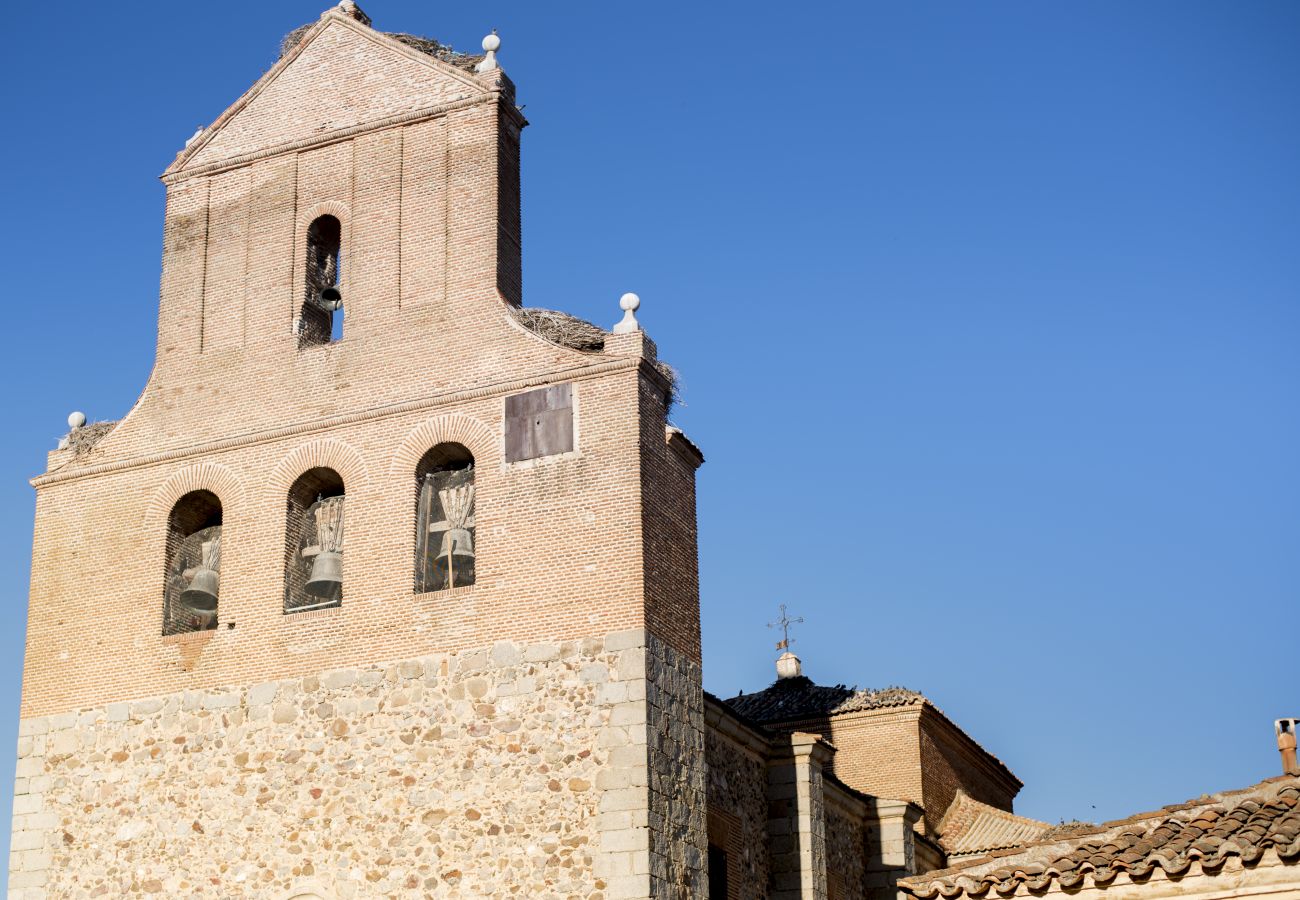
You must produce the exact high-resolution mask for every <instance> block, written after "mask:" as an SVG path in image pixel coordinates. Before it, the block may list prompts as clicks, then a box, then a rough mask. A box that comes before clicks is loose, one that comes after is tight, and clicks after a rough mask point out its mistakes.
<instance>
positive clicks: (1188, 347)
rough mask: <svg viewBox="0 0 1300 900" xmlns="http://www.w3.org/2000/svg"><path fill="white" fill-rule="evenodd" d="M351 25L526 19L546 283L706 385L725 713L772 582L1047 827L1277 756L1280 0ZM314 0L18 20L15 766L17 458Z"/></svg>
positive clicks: (1288, 77)
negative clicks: (220, 126)
mask: <svg viewBox="0 0 1300 900" xmlns="http://www.w3.org/2000/svg"><path fill="white" fill-rule="evenodd" d="M363 5H365V6H366V9H367V11H368V12H369V13H370V14H371V15H372V16H373V17H374V19H375V23H376V25H377V26H378V27H380V28H382V29H384V30H390V31H411V32H417V33H423V34H429V35H433V36H436V37H438V38H439V39H441V40H444V41H448V42H450V43H452V44H453V45H455V46H457V47H461V48H464V49H471V50H472V49H474V48H475V47H477V45H478V41H479V40H480V38H481V37H482V35H483V34H484V33H485V32H486V31H487V30H488V29H489V28H492V27H496V28H498V29H500V32H501V37H502V42H503V45H502V50H501V60H502V63H503V65H504V67H505V69H506V70H507V72H509V73H510V75H511V76H512V78H513V79H514V80H515V82H516V83H517V84H518V86H519V101H520V102H521V103H523V104H526V105H527V109H526V111H525V114H526V115H527V116H528V117H529V119H530V120H531V122H532V123H533V124H532V125H531V127H530V128H528V130H527V131H526V132H525V134H524V145H523V153H524V157H523V159H524V162H523V165H524V169H523V172H524V175H523V177H524V247H525V279H526V286H525V302H526V303H527V304H529V305H534V306H545V307H550V308H559V309H564V310H567V311H569V312H572V313H575V314H578V315H581V316H584V317H586V318H590V319H592V320H594V321H596V322H598V323H601V324H603V325H606V326H609V325H612V324H613V323H614V322H615V321H617V319H618V317H619V311H618V306H617V302H618V297H619V295H620V294H621V293H622V292H623V291H626V290H635V291H637V292H639V293H640V294H641V296H642V300H643V305H642V310H641V319H642V321H643V322H644V324H645V326H646V328H647V330H648V331H649V332H650V334H651V335H652V336H653V337H654V338H655V339H656V341H657V342H658V344H659V347H660V352H661V355H662V356H663V357H665V358H666V359H668V360H669V361H670V362H672V363H673V364H674V365H675V366H677V367H678V368H679V369H680V371H681V373H682V375H683V380H684V399H685V404H684V405H683V406H682V407H681V408H680V409H679V410H678V411H677V412H676V414H675V418H676V421H677V423H678V424H680V425H681V426H682V427H684V428H685V429H686V430H687V432H688V433H689V434H690V435H691V436H692V438H693V439H694V440H696V441H697V442H698V443H699V444H700V445H701V446H702V447H703V449H704V451H705V454H706V456H707V458H708V462H707V464H706V465H705V467H704V468H703V469H702V470H701V472H700V482H699V483H700V491H699V504H700V541H701V545H700V554H701V570H702V592H703V616H704V635H705V654H706V655H705V679H706V686H707V687H708V688H709V689H710V690H712V691H713V692H715V693H718V694H722V695H728V696H729V695H731V694H734V693H735V692H736V691H737V690H739V689H741V688H744V689H746V690H754V689H757V688H760V687H762V686H764V685H765V684H766V683H768V682H769V681H770V680H771V678H772V673H773V670H772V659H773V657H774V653H773V652H772V641H773V640H774V637H773V633H772V632H771V631H769V630H768V629H767V628H766V627H765V625H766V623H767V622H768V621H770V620H771V619H772V618H774V616H775V614H776V606H777V604H778V603H781V602H784V603H787V604H789V606H790V607H791V610H792V612H794V613H797V614H800V615H802V616H804V617H805V618H806V619H807V624H805V625H804V626H802V627H800V628H799V629H798V630H797V632H796V635H795V636H796V638H797V640H798V643H797V645H796V649H797V650H798V651H799V652H800V653H801V654H802V656H803V658H804V661H805V667H806V670H807V672H808V673H809V674H810V675H811V676H813V677H814V678H815V679H817V680H819V681H822V682H828V683H837V682H844V683H848V684H855V683H856V684H859V685H862V686H884V685H889V684H903V685H906V686H909V687H912V688H915V689H918V690H921V691H924V692H925V693H926V694H927V695H929V696H930V697H931V698H932V699H933V700H934V701H935V702H936V703H937V704H938V705H939V706H940V707H941V708H943V709H944V710H945V711H946V712H947V713H948V714H949V715H950V716H951V717H952V718H954V719H955V720H956V721H957V722H959V723H961V724H962V726H963V727H965V728H966V729H967V730H968V731H969V732H970V733H971V734H972V735H973V736H974V737H975V738H976V739H977V740H979V741H981V742H982V743H983V744H984V745H985V746H986V747H988V748H989V749H990V750H992V751H993V752H994V753H995V754H997V755H998V756H999V757H1001V758H1002V759H1003V760H1005V761H1006V762H1007V763H1008V764H1009V765H1010V766H1011V768H1012V769H1013V770H1014V771H1015V772H1016V773H1017V774H1018V775H1019V776H1020V777H1021V778H1022V779H1023V780H1024V781H1025V783H1026V787H1025V789H1024V791H1023V792H1022V794H1021V795H1020V798H1019V800H1018V803H1017V810H1018V811H1020V812H1022V813H1025V814H1027V815H1031V816H1036V817H1040V818H1044V819H1048V820H1051V821H1057V820H1059V819H1062V818H1064V819H1071V818H1081V819H1093V820H1096V819H1104V818H1111V817H1117V816H1122V815H1126V814H1128V813H1131V812H1136V811H1139V810H1142V809H1147V808H1151V807H1153V806H1157V805H1160V804H1163V803H1172V802H1178V801H1181V800H1184V799H1187V798H1189V797H1192V796H1195V795H1198V794H1200V793H1202V792H1205V791H1213V790H1220V789H1226V788H1233V787H1241V786H1245V785H1247V784H1249V783H1251V782H1254V781H1256V780H1258V779H1260V778H1263V777H1267V776H1270V775H1273V774H1276V773H1277V772H1279V771H1280V768H1279V763H1278V756H1277V751H1276V749H1274V746H1273V742H1272V725H1271V723H1272V720H1273V719H1274V718H1277V717H1279V716H1284V715H1287V716H1293V715H1297V714H1300V692H1298V691H1297V684H1296V656H1295V620H1296V619H1297V615H1296V610H1297V608H1300V604H1298V603H1297V594H1298V589H1300V554H1298V553H1297V547H1298V546H1300V476H1297V466H1298V465H1300V402H1298V400H1300V353H1297V352H1296V346H1297V342H1300V253H1298V252H1297V248H1300V171H1298V170H1300V104H1297V103H1296V102H1295V97H1296V95H1297V93H1298V92H1300V54H1296V53H1295V38H1296V36H1297V35H1298V34H1300V4H1295V3H1290V2H1284V0H1278V2H1272V3H1267V2H1233V3H1228V2H1215V3H1205V2H1194V0H1178V2H1143V3H1131V2H1092V3H1086V4H1064V3H1055V2H1049V3H1044V2H1039V0H1034V2H1013V0H1007V2H1000V3H997V4H975V3H960V2H932V0H911V2H901V0H899V2H894V3H861V2H859V3H844V4H820V3H816V2H813V3H800V4H782V5H776V4H766V5H765V4H761V3H760V4H755V3H752V2H751V3H745V4H740V3H710V4H696V3H690V4H686V3H669V2H661V3H655V4H623V3H619V4H612V3H601V4H597V3H566V4H562V5H559V4H525V3H503V2H480V3H475V4H428V3H417V2H414V0H382V2H381V0H372V2H371V3H369V4H363ZM323 8H324V4H323V2H322V0H314V2H299V0H294V2H275V3H262V4H246V5H243V6H240V7H237V8H236V7H231V6H230V5H229V4H215V3H214V4H199V3H184V4H176V3H167V4H163V3H154V2H140V3H132V4H129V5H127V6H123V5H121V4H103V3H95V4H84V5H78V4H71V3H64V4H57V5H55V4H45V5H42V4H19V5H17V6H15V7H13V8H12V9H10V10H7V11H6V14H5V15H6V20H7V27H8V29H9V31H10V33H12V34H16V35H23V36H25V37H24V38H23V39H22V40H20V41H15V42H11V44H10V48H9V50H8V51H7V52H6V54H4V55H3V56H2V57H0V67H3V76H4V84H5V89H4V115H5V119H6V121H8V122H9V123H10V126H11V127H9V128H6V129H5V130H6V132H7V138H6V140H5V141H4V142H0V158H2V159H3V163H4V166H5V171H6V173H7V175H8V177H7V179H6V190H5V203H4V206H5V210H6V215H5V216H4V217H3V219H2V220H0V229H2V230H3V242H4V247H5V251H6V252H5V254H4V258H5V261H6V265H7V269H6V277H5V279H4V290H5V292H6V294H7V295H8V296H9V298H10V302H9V303H8V304H6V312H7V333H8V334H9V338H8V340H7V343H6V346H5V352H4V353H3V357H2V358H0V366H2V367H3V370H2V374H3V378H4V381H5V383H7V384H8V385H9V386H10V389H9V392H8V402H7V415H6V425H7V428H8V434H9V437H8V439H7V440H6V441H4V443H3V446H0V476H2V477H0V509H2V510H3V515H0V537H2V538H3V540H2V541H0V554H2V555H0V562H2V563H3V565H2V566H0V772H4V773H10V772H12V771H13V747H14V741H15V732H16V722H17V702H18V696H19V688H20V672H21V658H22V652H23V641H22V635H23V627H24V618H25V610H26V592H27V580H28V571H29V565H30V550H31V527H32V522H31V519H32V510H33V492H32V489H31V488H30V486H29V485H28V484H27V481H26V480H27V479H28V478H29V477H31V476H32V475H34V474H35V473H37V472H39V471H40V470H41V469H42V468H43V466H44V453H45V451H46V450H48V449H49V448H51V447H52V446H53V445H54V442H55V441H56V439H57V438H58V436H59V435H60V434H61V433H62V432H63V431H64V417H65V416H66V415H67V413H68V412H69V411H70V410H72V409H82V410H85V412H86V413H87V414H88V415H89V416H90V418H91V419H92V420H97V419H114V418H117V417H119V416H121V415H122V414H123V413H125V412H126V410H127V409H128V408H129V407H130V406H131V404H132V402H133V401H134V399H135V397H136V395H137V393H138V392H139V390H140V388H141V387H142V386H143V384H144V382H145V379H146V376H147V375H148V372H149V369H150V366H151V364H152V359H153V351H154V326H155V316H156V312H157V305H156V304H157V290H158V275H159V254H160V247H161V224H162V207H163V188H162V185H161V184H160V183H159V182H158V181H157V180H156V176H157V175H158V173H160V172H161V171H162V169H163V168H164V167H165V166H166V165H167V163H168V162H169V161H170V159H171V157H172V156H173V154H174V153H175V152H176V151H177V150H178V149H179V148H180V146H181V144H182V143H183V142H184V140H185V138H187V137H188V136H189V135H190V134H191V133H192V132H193V131H194V129H195V126H196V125H198V124H200V123H204V124H206V123H209V122H211V121H212V120H213V119H215V118H216V117H217V115H218V114H219V113H220V112H221V111H222V109H223V108H224V107H225V106H226V105H228V104H229V103H230V102H232V101H233V100H234V99H235V98H236V97H237V96H238V95H239V94H240V93H241V92H242V91H243V90H244V88H245V87H247V86H248V85H249V84H251V83H252V82H253V81H254V80H255V79H256V78H257V77H258V76H259V75H260V74H261V73H262V72H263V71H264V70H265V69H266V68H268V67H269V66H270V65H271V64H272V63H273V62H274V60H275V58H276V51H277V46H278V41H279V39H280V37H281V36H282V35H283V34H284V33H285V32H287V31H289V30H290V29H292V28H294V27H295V26H297V25H299V24H302V23H303V22H306V21H309V20H312V19H314V18H315V17H316V16H317V15H319V13H320V12H321V10H322V9H323ZM787 550H789V551H791V553H790V555H789V556H787V554H786V552H785V551H787ZM103 565H104V567H105V568H111V565H112V561H111V560H105V561H103ZM86 611H87V622H86V627H87V628H93V627H94V624H93V623H94V601H93V597H88V598H87V609H86ZM68 640H69V642H70V643H72V642H75V640H76V634H75V632H69V634H68ZM9 789H10V784H9V776H8V775H5V776H4V777H3V778H0V804H3V808H5V809H7V806H8V791H9ZM5 825H6V826H7V819H6V821H5Z"/></svg>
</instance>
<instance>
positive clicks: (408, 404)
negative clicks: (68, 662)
mask: <svg viewBox="0 0 1300 900" xmlns="http://www.w3.org/2000/svg"><path fill="white" fill-rule="evenodd" d="M641 363H642V360H641V358H640V357H635V356H630V357H622V358H618V359H610V360H605V361H603V362H598V363H594V364H592V365H587V366H579V367H576V368H572V369H559V370H553V371H548V372H540V373H537V374H535V375H529V376H525V377H523V378H516V379H512V380H510V381H502V382H497V383H496V384H491V385H485V386H483V387H478V388H469V389H467V390H460V391H449V392H447V393H444V394H434V395H433V396H432V397H424V398H422V399H419V400H407V401H404V402H401V403H393V404H389V405H387V406H378V407H374V408H372V409H366V410H361V411H359V412H353V413H345V414H344V415H339V416H330V417H329V418H325V419H316V420H314V421H311V422H298V423H296V424H293V425H285V426H284V427H282V428H272V429H268V430H266V431H257V432H253V433H251V434H244V435H238V436H236V437H230V438H225V439H223V440H219V441H211V442H208V443H205V444H196V445H193V446H189V447H178V448H176V449H175V450H165V451H163V452H161V453H150V454H147V455H145V456H137V457H135V458H134V459H124V460H118V461H117V462H106V463H99V464H98V465H93V466H86V467H85V468H78V469H74V470H72V471H64V470H63V469H60V470H59V471H57V472H50V473H48V474H46V475H38V476H37V477H35V478H33V479H31V482H30V483H31V485H32V487H34V488H37V489H40V488H43V487H48V486H49V485H53V484H60V483H62V482H65V481H75V480H77V479H81V478H89V477H93V476H96V475H103V474H106V473H109V472H121V471H125V470H128V469H138V468H144V467H146V466H154V465H159V464H161V463H167V462H174V461H175V460H179V459H186V458H188V457H191V456H199V455H202V454H211V453H220V452H223V451H226V450H235V449H238V448H241V447H249V446H253V445H255V444H263V443H269V442H271V441H278V440H283V439H284V438H287V437H294V436H297V435H302V434H311V433H314V432H320V431H328V430H330V429H332V428H338V427H340V426H343V425H353V424H356V423H358V422H369V421H373V420H376V419H384V418H388V417H390V416H401V415H406V414H407V413H412V412H419V411H420V410H425V409H436V408H438V407H441V406H446V405H448V404H451V403H460V402H463V401H466V400H481V399H483V398H485V397H495V396H500V395H502V394H507V393H513V392H515V391H519V390H524V389H527V388H531V387H537V386H539V385H543V384H550V383H552V382H554V381H556V380H570V381H581V380H585V379H588V378H596V377H599V376H601V375H606V374H609V373H611V372H620V371H623V370H625V369H637V368H638V367H640V366H641ZM647 370H648V371H653V367H652V366H646V367H645V369H644V370H643V371H647Z"/></svg>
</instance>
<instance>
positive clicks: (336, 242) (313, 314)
mask: <svg viewBox="0 0 1300 900" xmlns="http://www.w3.org/2000/svg"><path fill="white" fill-rule="evenodd" d="M306 274H307V277H306V297H305V298H304V299H303V304H302V316H301V318H300V319H299V322H298V328H299V332H298V343H299V346H303V347H307V346H312V345H314V344H328V343H331V342H333V341H339V340H342V339H343V291H342V289H341V288H340V287H339V284H340V278H341V277H342V274H343V226H342V225H341V224H340V223H339V220H338V219H337V218H336V217H335V216H329V215H325V216H319V217H317V218H316V219H315V220H314V221H312V223H311V225H309V226H308V227H307V268H306Z"/></svg>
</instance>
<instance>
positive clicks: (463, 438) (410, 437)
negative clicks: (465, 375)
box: [388, 413, 500, 477]
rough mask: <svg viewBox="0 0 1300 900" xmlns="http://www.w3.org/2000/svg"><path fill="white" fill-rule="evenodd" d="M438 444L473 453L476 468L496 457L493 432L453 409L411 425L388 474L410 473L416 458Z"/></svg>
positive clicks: (497, 452)
mask: <svg viewBox="0 0 1300 900" xmlns="http://www.w3.org/2000/svg"><path fill="white" fill-rule="evenodd" d="M439 444H461V445H463V446H464V447H465V449H467V450H468V451H469V452H470V453H472V454H474V463H475V465H476V466H478V467H479V468H480V469H481V468H482V467H484V466H485V465H486V466H495V465H497V464H498V462H499V459H500V447H499V446H498V441H497V435H496V432H494V431H493V430H492V429H491V428H489V427H488V426H486V425H484V424H483V423H482V422H480V421H479V420H478V419H475V418H473V417H471V416H466V415H461V414H459V413H456V414H453V415H449V416H439V417H438V418H436V419H429V420H428V421H427V422H421V423H420V424H419V425H417V426H415V428H413V429H411V431H410V432H409V433H408V434H407V435H406V437H405V438H403V439H402V443H401V444H400V445H398V448H397V450H395V451H394V452H393V461H392V464H391V465H390V466H389V468H388V472H389V475H391V476H393V477H402V476H405V475H410V474H411V473H413V472H414V471H415V467H416V466H417V465H419V463H420V458H421V457H422V456H424V454H425V453H427V452H428V451H429V450H430V449H432V448H433V447H436V446H438V445H439Z"/></svg>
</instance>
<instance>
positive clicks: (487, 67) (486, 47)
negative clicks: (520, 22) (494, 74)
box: [474, 28, 501, 72]
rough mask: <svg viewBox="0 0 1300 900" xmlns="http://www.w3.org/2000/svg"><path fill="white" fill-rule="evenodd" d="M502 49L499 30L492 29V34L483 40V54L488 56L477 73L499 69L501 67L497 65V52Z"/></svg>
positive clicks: (475, 69)
mask: <svg viewBox="0 0 1300 900" xmlns="http://www.w3.org/2000/svg"><path fill="white" fill-rule="evenodd" d="M500 49H501V38H499V37H497V30H496V29H495V28H493V29H492V33H491V34H489V35H488V36H487V37H485V38H483V52H484V53H485V54H487V55H486V56H484V57H483V58H482V59H481V60H479V63H478V65H477V66H475V67H474V71H475V72H491V71H492V70H493V69H499V68H501V66H500V65H499V64H498V63H497V51H498V50H500Z"/></svg>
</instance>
